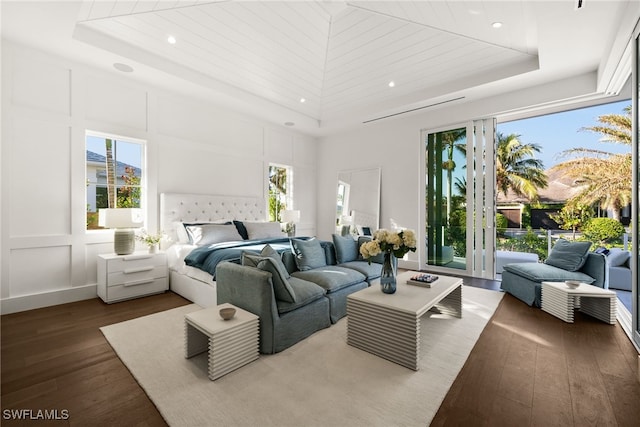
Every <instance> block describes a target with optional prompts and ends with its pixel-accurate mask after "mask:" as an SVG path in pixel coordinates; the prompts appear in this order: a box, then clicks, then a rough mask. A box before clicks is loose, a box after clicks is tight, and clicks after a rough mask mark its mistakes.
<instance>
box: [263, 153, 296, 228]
mask: <svg viewBox="0 0 640 427" xmlns="http://www.w3.org/2000/svg"><path fill="white" fill-rule="evenodd" d="M292 181H293V180H292V179H291V167H290V166H284V165H275V164H270V165H269V221H275V222H280V220H281V218H280V215H281V213H282V211H284V210H285V209H292V195H291V187H292V185H291V182H292Z"/></svg>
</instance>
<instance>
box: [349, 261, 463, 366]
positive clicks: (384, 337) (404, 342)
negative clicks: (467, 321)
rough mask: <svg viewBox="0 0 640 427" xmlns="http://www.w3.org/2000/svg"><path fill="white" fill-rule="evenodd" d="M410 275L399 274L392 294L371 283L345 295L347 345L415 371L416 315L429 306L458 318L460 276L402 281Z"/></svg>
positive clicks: (417, 330)
mask: <svg viewBox="0 0 640 427" xmlns="http://www.w3.org/2000/svg"><path fill="white" fill-rule="evenodd" d="M414 274H416V272H415V271H406V272H403V273H400V274H399V275H398V278H397V280H398V285H397V290H396V292H395V293H394V294H391V295H389V294H385V293H383V292H382V291H381V290H380V286H377V285H373V286H371V287H370V288H366V289H363V290H361V291H358V292H355V293H353V294H351V295H349V296H348V297H347V344H349V345H352V346H354V347H357V348H359V349H361V350H364V351H367V352H369V353H373V354H375V355H377V356H380V357H382V358H385V359H388V360H390V361H392V362H395V363H398V364H399V365H402V366H405V367H407V368H410V369H413V370H415V371H417V370H418V362H419V360H420V317H421V316H422V315H423V314H425V313H426V312H427V311H429V310H430V309H437V310H438V312H439V313H443V314H449V315H452V316H455V317H462V279H460V278H457V277H449V276H443V275H439V279H438V280H437V281H436V282H434V283H433V285H432V287H431V288H422V287H419V286H412V285H407V284H406V281H407V279H408V278H409V277H411V276H412V275H414Z"/></svg>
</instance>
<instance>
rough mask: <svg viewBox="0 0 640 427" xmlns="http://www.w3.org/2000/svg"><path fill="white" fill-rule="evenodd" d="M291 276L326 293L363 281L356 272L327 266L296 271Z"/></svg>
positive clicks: (361, 276)
mask: <svg viewBox="0 0 640 427" xmlns="http://www.w3.org/2000/svg"><path fill="white" fill-rule="evenodd" d="M292 276H293V277H297V278H299V279H304V280H308V281H310V282H313V283H315V284H316V285H318V286H322V287H323V288H324V289H325V290H326V291H327V293H331V292H335V291H338V290H340V289H342V288H346V287H347V286H351V285H354V284H356V283H360V282H364V281H365V277H364V275H362V274H361V273H358V272H357V271H356V270H352V269H350V268H343V267H338V266H335V265H327V266H325V267H319V268H314V269H313V270H307V271H296V272H295V273H292Z"/></svg>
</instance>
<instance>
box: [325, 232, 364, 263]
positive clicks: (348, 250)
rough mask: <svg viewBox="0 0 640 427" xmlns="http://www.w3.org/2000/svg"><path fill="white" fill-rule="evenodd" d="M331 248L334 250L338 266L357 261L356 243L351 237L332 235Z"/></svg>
mask: <svg viewBox="0 0 640 427" xmlns="http://www.w3.org/2000/svg"><path fill="white" fill-rule="evenodd" d="M331 237H332V238H333V246H335V248H336V260H337V261H338V264H343V263H345V262H351V261H355V260H357V259H358V242H356V241H355V240H353V238H352V237H351V236H346V237H343V236H339V235H337V234H334V235H332V236H331Z"/></svg>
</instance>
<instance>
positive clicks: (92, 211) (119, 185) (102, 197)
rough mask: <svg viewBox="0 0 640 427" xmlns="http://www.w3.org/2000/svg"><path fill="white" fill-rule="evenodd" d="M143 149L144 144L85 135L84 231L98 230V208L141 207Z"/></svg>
mask: <svg viewBox="0 0 640 427" xmlns="http://www.w3.org/2000/svg"><path fill="white" fill-rule="evenodd" d="M144 148H145V147H144V141H140V140H136V139H133V138H123V137H119V136H113V135H105V134H98V133H93V132H87V135H86V174H87V176H86V179H87V192H86V194H87V200H86V206H87V230H96V229H100V228H101V227H99V226H98V209H101V208H140V207H142V200H143V196H144V187H143V183H144V180H143V176H144V175H143V173H144V171H143V163H144Z"/></svg>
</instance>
